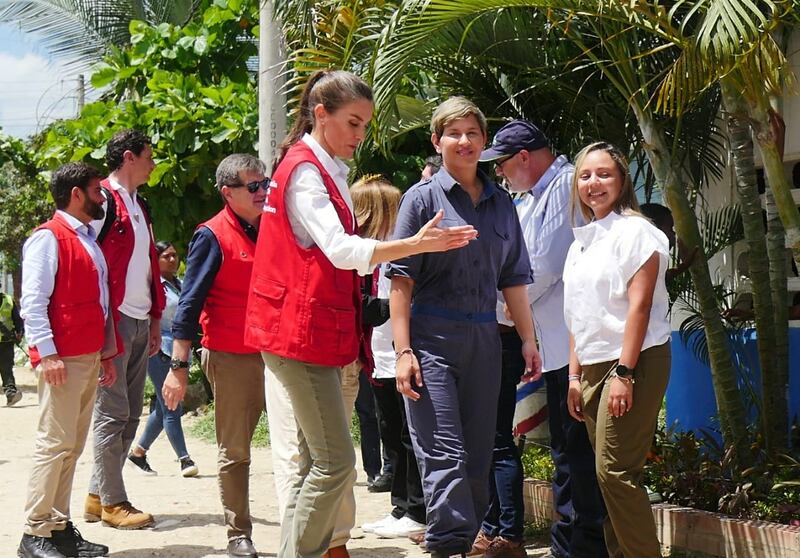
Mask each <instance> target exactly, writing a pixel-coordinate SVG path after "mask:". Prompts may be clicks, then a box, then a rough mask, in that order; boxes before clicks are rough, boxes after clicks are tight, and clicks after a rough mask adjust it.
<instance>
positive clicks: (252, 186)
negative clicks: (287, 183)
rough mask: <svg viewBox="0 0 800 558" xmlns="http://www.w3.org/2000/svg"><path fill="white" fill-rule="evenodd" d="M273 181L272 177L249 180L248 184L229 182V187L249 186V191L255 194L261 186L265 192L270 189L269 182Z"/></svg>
mask: <svg viewBox="0 0 800 558" xmlns="http://www.w3.org/2000/svg"><path fill="white" fill-rule="evenodd" d="M271 181H272V179H271V178H270V177H267V178H265V179H264V180H256V181H255V182H248V183H247V184H228V185H227V186H228V188H242V187H244V188H247V191H248V192H250V193H251V194H255V193H256V192H258V189H259V188H261V189H262V190H264V191H265V192H266V191H267V190H269V183H270V182H271Z"/></svg>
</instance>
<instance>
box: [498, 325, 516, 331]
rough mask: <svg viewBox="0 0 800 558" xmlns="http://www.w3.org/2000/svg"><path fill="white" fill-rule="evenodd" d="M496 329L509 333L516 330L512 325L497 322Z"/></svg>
mask: <svg viewBox="0 0 800 558" xmlns="http://www.w3.org/2000/svg"><path fill="white" fill-rule="evenodd" d="M497 329H499V330H500V333H511V332H512V331H517V330H516V328H515V327H514V326H508V325H506V324H497Z"/></svg>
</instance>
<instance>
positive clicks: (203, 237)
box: [170, 215, 258, 352]
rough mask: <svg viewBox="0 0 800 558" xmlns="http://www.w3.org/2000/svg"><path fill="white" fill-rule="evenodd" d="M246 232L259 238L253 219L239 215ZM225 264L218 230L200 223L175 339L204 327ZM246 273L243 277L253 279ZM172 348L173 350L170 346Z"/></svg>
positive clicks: (191, 247)
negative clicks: (202, 322)
mask: <svg viewBox="0 0 800 558" xmlns="http://www.w3.org/2000/svg"><path fill="white" fill-rule="evenodd" d="M236 219H238V221H239V224H240V225H242V229H244V232H245V234H246V235H247V236H248V237H250V240H252V241H253V242H255V241H256V240H257V239H258V230H256V228H255V227H254V226H252V225H251V224H250V223H248V222H247V221H245V220H244V219H242V218H241V217H239V216H238V215H236ZM221 266H222V249H221V248H220V247H219V242H218V241H217V237H216V236H214V233H213V232H211V229H209V228H208V227H199V228H198V229H197V230H196V231H194V236H192V240H191V241H190V242H189V253H188V254H187V256H186V275H184V276H183V290H182V291H181V296H180V301H179V302H178V309H177V311H176V312H175V319H174V320H173V322H172V337H173V338H174V339H189V340H194V339H195V338H196V337H197V331H198V328H199V327H200V313H201V312H202V311H203V306H204V305H205V303H206V297H207V296H208V291H209V290H211V285H213V284H214V279H215V278H216V276H217V272H218V271H219V268H220V267H221ZM249 280H250V278H249V277H245V278H243V279H242V281H245V282H246V281H249ZM170 352H171V350H170Z"/></svg>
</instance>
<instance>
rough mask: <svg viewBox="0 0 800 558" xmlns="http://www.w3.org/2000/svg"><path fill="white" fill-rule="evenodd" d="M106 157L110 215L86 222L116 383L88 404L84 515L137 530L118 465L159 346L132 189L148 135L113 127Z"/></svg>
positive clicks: (143, 227)
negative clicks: (109, 315) (103, 282)
mask: <svg viewBox="0 0 800 558" xmlns="http://www.w3.org/2000/svg"><path fill="white" fill-rule="evenodd" d="M106 162H107V163H108V168H109V170H110V171H111V174H109V176H108V178H107V179H106V180H103V181H102V182H101V185H102V186H103V187H104V188H106V197H107V198H108V200H107V202H106V207H107V208H108V209H112V208H113V214H110V215H106V218H105V219H103V220H96V221H93V222H92V227H93V228H94V229H95V231H96V232H98V233H102V234H101V236H100V237H99V239H98V241H99V243H100V246H101V248H102V249H103V254H104V255H105V257H106V261H107V262H108V270H109V274H110V296H111V310H112V312H113V313H114V318H115V320H116V322H117V346H118V347H119V348H120V350H121V351H122V352H121V354H120V355H119V356H118V357H117V358H116V360H115V361H114V365H115V366H116V369H117V373H118V375H119V381H118V382H117V383H116V384H114V385H113V386H108V387H101V388H100V390H99V391H98V395H97V402H96V403H95V410H94V470H93V471H92V478H91V480H90V481H89V495H88V496H87V498H86V508H85V511H84V517H85V518H86V520H87V521H99V520H101V519H102V520H103V523H105V524H106V525H108V526H110V527H116V528H118V529H141V528H143V527H148V526H150V525H152V524H153V516H152V515H150V514H149V513H144V512H142V511H140V510H138V509H136V508H135V507H134V506H133V505H132V504H131V503H130V501H129V500H128V494H127V492H126V490H125V483H124V481H123V478H122V467H123V465H124V464H125V460H126V458H127V456H128V450H129V449H130V447H131V444H132V443H133V440H134V437H135V436H136V428H137V427H138V426H139V417H140V416H141V414H142V402H143V396H144V382H145V378H146V377H147V360H148V357H149V356H151V355H153V354H155V352H156V351H157V350H158V349H159V347H160V346H161V329H160V327H159V321H160V319H161V311H162V310H163V309H164V303H165V295H164V288H163V286H162V285H161V281H160V279H159V277H160V272H159V267H158V256H157V255H156V248H155V242H154V239H153V230H152V226H151V223H150V215H149V213H148V212H147V207H146V206H145V205H144V204H143V202H142V201H141V200H140V199H139V197H138V196H137V194H136V191H137V190H138V188H139V186H141V185H142V184H144V183H146V182H147V180H148V179H149V178H150V173H151V172H152V171H153V168H154V167H155V164H154V163H153V152H152V149H151V147H150V140H149V138H147V136H145V135H144V134H142V133H141V132H139V131H137V130H122V131H121V132H117V133H116V134H114V136H113V137H112V138H111V140H110V141H109V142H108V145H107V146H106ZM109 213H112V211H109ZM109 224H110V226H109ZM104 225H105V226H104Z"/></svg>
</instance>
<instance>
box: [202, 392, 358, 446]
mask: <svg viewBox="0 0 800 558" xmlns="http://www.w3.org/2000/svg"><path fill="white" fill-rule="evenodd" d="M188 431H189V434H191V435H192V436H194V437H195V438H200V439H201V440H203V441H204V442H208V443H209V444H216V443H217V433H216V422H215V420H214V404H213V403H211V404H210V405H208V406H207V407H205V408H204V409H198V410H197V418H196V419H195V420H193V421H192V423H191V424H190V425H189V428H188ZM350 436H351V437H352V438H353V444H354V445H356V446H360V445H361V431H360V430H359V425H358V415H357V414H356V413H353V420H352V422H351V424H350ZM252 446H253V447H256V448H264V447H267V446H269V423H268V422H267V414H266V413H262V415H261V420H259V421H258V426H256V432H255V434H253V443H252Z"/></svg>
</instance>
